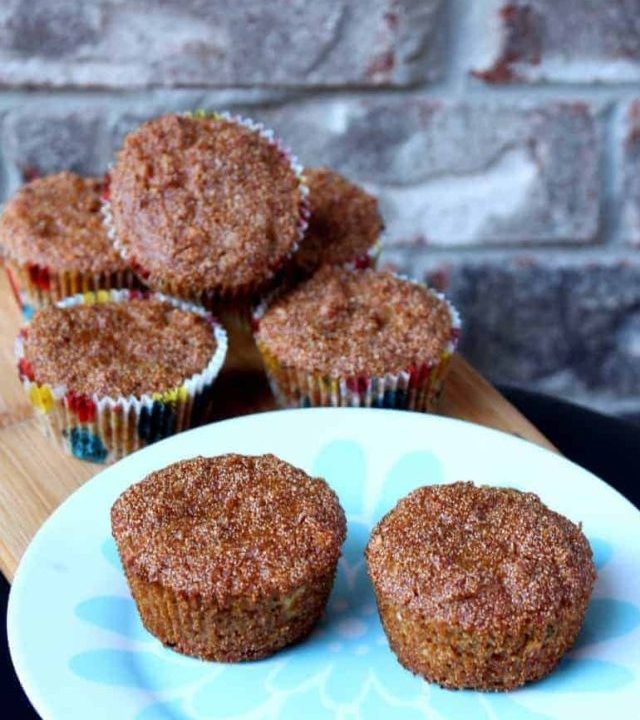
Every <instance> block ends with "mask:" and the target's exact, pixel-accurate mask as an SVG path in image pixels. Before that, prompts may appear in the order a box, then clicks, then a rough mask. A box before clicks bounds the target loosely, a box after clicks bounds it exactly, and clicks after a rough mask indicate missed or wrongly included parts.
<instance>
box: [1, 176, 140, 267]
mask: <svg viewBox="0 0 640 720" xmlns="http://www.w3.org/2000/svg"><path fill="white" fill-rule="evenodd" d="M101 190H102V183H101V181H100V180H98V179H96V178H83V177H80V176H78V175H75V174H74V173H71V172H61V173H58V174H57V175H48V176H46V177H42V178H38V179H36V180H33V181H31V182H30V183H28V184H26V185H24V186H23V187H22V188H20V190H18V192H16V194H15V195H14V196H13V197H12V198H10V199H9V200H8V201H7V203H6V205H5V207H4V211H3V213H2V217H1V218H0V244H2V247H3V249H4V252H5V254H6V255H7V257H9V258H10V259H12V260H14V261H16V262H18V263H22V264H32V265H37V266H39V267H42V268H48V269H50V270H54V271H56V272H62V271H68V270H72V271H80V272H87V273H105V272H106V273H116V272H119V271H124V270H126V268H127V266H126V263H125V262H124V260H122V258H121V257H120V256H119V255H118V253H117V252H116V251H115V249H114V248H113V247H112V244H111V241H110V240H109V237H108V235H107V232H106V230H105V227H104V225H103V221H102V215H101V212H100V209H101Z"/></svg>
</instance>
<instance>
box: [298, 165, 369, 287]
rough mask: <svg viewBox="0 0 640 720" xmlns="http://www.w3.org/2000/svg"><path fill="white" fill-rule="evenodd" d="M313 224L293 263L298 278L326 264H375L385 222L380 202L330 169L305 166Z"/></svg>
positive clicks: (310, 222) (358, 265)
mask: <svg viewBox="0 0 640 720" xmlns="http://www.w3.org/2000/svg"><path fill="white" fill-rule="evenodd" d="M304 180H305V182H306V183H307V186H308V188H309V227H308V228H307V231H306V232H305V235H304V238H303V240H302V241H301V243H300V247H299V248H298V250H297V252H296V253H295V254H294V256H293V258H292V261H291V266H292V268H293V270H294V275H295V277H296V278H297V279H300V278H305V277H309V276H311V275H312V274H313V273H314V272H315V271H316V270H317V269H318V268H319V267H321V266H322V265H345V264H347V265H352V266H353V267H359V268H364V267H372V266H373V265H374V264H375V261H376V258H377V254H378V240H379V238H380V233H381V232H382V230H383V222H382V218H381V216H380V213H379V211H378V201H377V200H376V198H374V197H373V196H371V195H369V194H368V193H367V192H365V191H364V190H363V189H362V188H361V187H358V185H355V184H353V183H351V182H349V181H348V180H347V179H346V178H344V177H342V175H339V174H338V173H337V172H334V171H333V170H329V169H328V168H305V171H304Z"/></svg>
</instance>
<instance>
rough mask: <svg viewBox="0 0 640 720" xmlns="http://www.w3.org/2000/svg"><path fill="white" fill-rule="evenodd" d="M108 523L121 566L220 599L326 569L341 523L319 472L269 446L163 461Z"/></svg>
mask: <svg viewBox="0 0 640 720" xmlns="http://www.w3.org/2000/svg"><path fill="white" fill-rule="evenodd" d="M111 526H112V530H113V535H114V537H115V539H116V542H117V544H118V549H119V552H120V557H121V558H122V562H123V564H124V566H125V568H126V569H127V572H128V573H133V574H134V575H136V576H137V577H140V578H142V579H144V580H146V581H148V582H160V583H161V584H162V585H163V586H167V587H170V588H171V589H172V590H174V591H175V592H179V593H185V594H187V595H189V596H193V595H200V596H203V597H206V598H215V599H216V600H217V602H218V603H220V604H221V605H225V604H226V603H228V602H231V601H232V600H233V599H234V598H238V597H242V598H246V599H252V600H255V599H257V598H258V597H271V596H273V595H277V594H287V593H290V592H292V591H293V590H295V589H296V588H298V587H299V586H300V585H302V584H304V583H305V582H309V581H312V580H313V579H316V578H317V577H318V576H319V575H324V574H325V573H327V572H331V571H332V570H333V569H334V567H335V563H336V562H337V560H338V557H339V555H340V547H341V545H342V542H343V541H344V538H345V532H346V525H345V517H344V512H343V510H342V508H341V507H340V504H339V502H338V498H337V496H336V495H335V493H334V492H333V490H331V488H330V487H329V486H328V485H327V484H326V483H325V482H324V480H320V479H318V478H312V477H309V476H308V475H307V474H306V473H304V472H303V471H302V470H299V469H298V468H295V467H293V466H292V465H289V464H288V463H286V462H283V461H282V460H279V459H278V458H277V457H275V456H274V455H261V456H256V457H249V456H244V455H234V454H232V455H221V456H219V457H213V458H204V457H196V458H193V459H191V460H183V461H181V462H177V463H174V464H173V465H169V466H168V467H166V468H164V469H163V470H158V471H156V472H153V473H151V474H150V475H148V476H147V477H146V478H145V479H144V480H143V481H142V482H139V483H137V484H135V485H132V486H131V487H130V488H129V489H128V490H126V491H125V492H124V493H123V494H122V495H121V496H120V497H119V498H118V500H116V502H115V504H114V505H113V507H112V509H111Z"/></svg>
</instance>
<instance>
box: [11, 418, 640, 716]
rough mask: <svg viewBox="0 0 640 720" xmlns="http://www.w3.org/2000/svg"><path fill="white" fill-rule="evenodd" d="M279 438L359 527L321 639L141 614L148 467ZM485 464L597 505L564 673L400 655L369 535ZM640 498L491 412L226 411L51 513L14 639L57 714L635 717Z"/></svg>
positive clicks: (574, 513)
mask: <svg viewBox="0 0 640 720" xmlns="http://www.w3.org/2000/svg"><path fill="white" fill-rule="evenodd" d="M231 451H235V452H242V453H249V454H258V453H264V452H273V453H275V454H276V455H279V456H280V457H282V458H283V459H285V460H288V461H289V462H292V463H294V464H295V465H298V466H300V467H302V468H304V469H305V470H306V471H308V472H310V473H313V474H314V475H320V476H322V477H325V478H326V479H327V480H328V481H329V483H330V484H331V485H332V487H333V488H334V489H335V490H336V491H337V493H338V495H339V496H340V501H341V502H342V504H343V506H344V508H345V510H346V513H347V518H348V537H347V541H346V545H345V547H344V557H343V558H342V559H341V560H340V565H339V571H338V577H337V580H336V585H335V589H334V592H333V595H332V596H331V600H330V604H329V611H328V613H327V614H326V617H325V618H324V620H323V621H322V623H321V624H320V626H319V627H318V628H317V630H316V631H315V632H314V634H313V635H312V636H311V637H310V638H309V640H308V641H306V642H304V643H302V644H301V645H298V646H296V647H292V648H289V649H287V650H285V651H283V652H280V653H278V654H277V655H275V656H274V657H272V658H270V659H268V660H265V661H261V662H255V663H250V664H249V663H247V664H238V665H220V664H215V663H206V662H202V661H199V660H194V659H190V658H186V657H183V656H181V655H179V654H177V653H175V652H173V651H171V650H168V649H166V648H164V647H162V645H161V644H160V643H159V642H158V641H156V640H155V639H154V638H153V637H152V636H151V635H149V634H148V633H147V632H146V631H145V630H144V628H143V627H142V626H141V624H140V621H139V620H138V616H137V613H136V610H135V607H134V604H133V602H132V600H131V599H130V596H129V592H128V590H127V585H126V582H125V579H124V576H123V574H122V569H121V567H120V564H119V561H118V558H117V553H116V551H115V546H114V544H113V541H112V540H111V536H110V529H109V509H110V507H111V504H112V503H113V501H114V500H115V499H116V497H117V496H118V495H119V494H120V493H121V492H122V490H124V488H126V487H127V486H128V485H129V484H131V483H132V482H135V481H137V480H140V479H141V478H142V477H143V476H144V475H146V474H147V473H148V472H150V471H151V470H155V469H157V468H160V467H162V466H164V465H166V464H168V463H169V462H173V461H175V460H178V459H181V458H187V457H192V456H194V455H197V454H203V455H215V454H219V453H223V452H231ZM460 479H472V480H474V481H476V482H478V483H488V484H493V485H508V486H514V487H517V488H520V489H522V490H531V491H533V492H536V493H538V494H539V495H540V497H541V498H542V499H543V501H544V502H546V503H547V504H548V505H549V506H550V507H552V508H553V509H555V510H558V511H559V512H561V513H563V514H565V515H567V516H568V517H570V518H571V519H572V520H574V521H576V522H578V521H581V522H582V523H583V526H584V530H585V532H586V534H587V535H588V537H589V539H590V541H591V544H592V547H593V549H594V553H595V557H596V562H597V565H598V568H599V570H598V572H599V575H598V582H597V584H596V588H595V592H594V597H593V600H592V602H591V605H590V608H589V611H588V615H587V620H586V623H585V626H584V628H583V631H582V633H581V635H580V637H579V639H578V642H577V644H576V646H575V648H573V649H572V650H571V651H570V652H569V654H568V656H567V657H566V658H565V659H564V660H563V661H562V663H561V664H560V666H559V668H558V669H557V670H556V671H555V672H554V673H553V674H552V675H551V676H550V677H548V678H547V679H545V680H542V681H541V682H538V683H535V684H532V685H530V686H527V687H525V688H523V689H520V690H517V691H515V692H511V693H508V694H483V693H477V692H471V691H464V692H452V691H447V690H441V689H440V688H438V687H436V686H434V685H430V684H428V683H426V682H424V681H423V680H421V679H419V678H416V677H414V676H413V675H411V674H410V673H409V672H407V671H405V670H404V669H403V668H402V667H400V665H399V664H398V663H397V661H396V659H395V657H394V655H393V654H392V653H391V651H390V650H389V648H388V645H387V642H386V639H385V636H384V634H383V632H382V629H381V627H380V623H379V620H378V616H377V614H376V609H375V604H374V599H373V594H372V591H371V587H370V585H369V582H368V580H367V576H366V572H365V568H364V563H363V556H362V552H363V549H364V546H365V544H366V542H367V538H368V535H369V531H370V529H371V528H372V526H373V525H374V524H375V522H376V521H377V520H378V519H379V518H380V517H381V515H382V514H383V513H385V512H386V511H387V510H389V509H390V508H391V507H392V506H393V505H394V504H395V502H396V501H397V499H398V498H400V497H401V496H403V495H405V494H406V493H408V492H409V491H410V490H412V489H413V488H415V487H417V486H420V485H424V484H429V483H440V482H452V481H455V480H460ZM639 605H640V513H638V512H637V511H636V510H635V509H634V508H633V506H632V505H630V504H629V503H628V502H627V501H626V500H625V499H624V498H622V497H621V496H620V495H619V494H618V493H616V492H615V491H614V490H612V489H611V488H610V487H608V486H607V485H606V484H604V483H603V482H601V481H600V480H598V479H597V478H595V477H594V476H593V475H591V474H589V473H587V472H586V471H584V470H582V469H581V468H579V467H577V466H576V465H573V464H571V463H569V462H567V461H566V460H564V459H562V458H561V457H559V456H557V455H555V454H553V453H550V452H547V451H545V450H542V449H540V448H538V447H536V446H534V445H532V444H529V443H526V442H524V441H522V440H518V439H516V438H514V437H511V436H510V435H505V434H502V433H498V432H495V431H492V430H487V429H485V428H481V427H478V426H475V425H471V424H468V423H463V422H459V421H455V420H448V419H444V418H440V417H435V416H429V415H420V414H417V413H408V412H404V413H403V412H396V411H391V410H359V409H338V410H334V409H310V410H293V411H286V412H277V413H267V414H262V415H254V416H250V417H244V418H240V419H236V420H232V421H227V422H223V423H218V424H215V425H209V426H207V427H204V428H200V429H198V430H194V431H191V432H188V433H185V434H183V435H179V436H176V437H173V438H170V439H168V440H165V441H163V442H161V443H158V444H157V445H154V446H151V447H149V448H147V449H145V450H142V451H140V452H138V453H136V454H134V455H132V456H130V457H128V458H126V459H125V460H123V461H121V462H120V463H118V464H117V465H114V466H112V467H109V468H107V469H106V470H104V471H103V472H101V473H100V474H99V475H97V476H96V477H94V478H93V479H92V480H91V481H90V482H88V483H87V484H86V485H84V486H83V487H82V488H81V489H80V490H78V491H77V492H76V493H74V495H73V496H72V497H71V498H69V499H68V500H67V501H66V502H65V503H64V504H63V505H62V506H61V507H60V508H59V509H58V510H57V511H56V512H55V513H54V515H53V516H52V517H51V518H50V519H49V520H48V521H47V522H46V523H45V524H44V525H43V527H42V528H41V530H40V532H39V533H38V534H37V536H36V537H35V539H34V540H33V542H32V543H31V545H30V546H29V549H28V550H27V552H26V554H25V556H24V558H23V559H22V562H21V564H20V567H19V569H18V572H17V575H16V578H15V582H14V585H13V588H12V592H11V597H10V603H9V613H8V626H9V641H10V648H11V654H12V657H13V661H14V663H15V666H16V669H17V671H18V675H19V676H20V679H21V681H22V683H23V685H24V688H25V690H26V692H27V694H28V695H29V697H30V699H31V701H32V702H33V704H34V706H35V707H36V709H37V710H38V712H39V713H40V714H41V715H42V717H43V718H44V719H45V720H89V719H91V720H103V719H104V720H114V718H115V719H117V720H125V719H131V720H184V719H185V718H193V719H197V720H205V719H208V718H247V719H248V718H266V717H278V718H283V719H289V718H290V719H291V720H311V719H312V718H313V719H316V718H336V717H339V718H344V719H345V720H346V719H347V718H349V719H354V720H355V719H356V718H385V719H388V718H402V719H405V718H407V719H409V718H410V719H413V718H447V720H468V719H472V720H484V719H487V720H490V719H494V720H506V719H508V720H548V719H549V718H581V720H589V719H590V718H593V719H594V720H595V719H596V718H597V720H601V719H602V718H603V717H609V718H623V717H630V715H629V713H630V711H631V708H633V707H636V708H637V707H638V700H639V699H640V607H639Z"/></svg>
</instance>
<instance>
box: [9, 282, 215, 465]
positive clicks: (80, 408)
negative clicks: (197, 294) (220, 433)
mask: <svg viewBox="0 0 640 720" xmlns="http://www.w3.org/2000/svg"><path fill="white" fill-rule="evenodd" d="M136 298H150V299H157V300H163V301H165V302H168V303H170V304H171V305H173V306H174V307H177V308H180V309H182V310H187V311H189V312H193V313H195V314H197V315H199V316H201V317H203V318H205V320H207V322H208V323H209V324H210V325H211V331H212V334H213V337H214V339H215V342H216V349H215V351H214V354H213V356H212V357H211V359H210V360H209V363H208V364H207V366H206V367H205V368H204V370H202V371H201V372H199V373H196V374H194V375H192V376H191V377H189V378H188V379H186V380H185V381H184V382H183V383H182V384H181V385H179V386H177V387H173V388H167V389H166V390H164V391H162V392H155V393H152V394H145V395H142V396H141V397H135V396H133V395H130V396H128V397H124V396H117V397H110V396H101V395H98V394H96V393H94V394H92V395H81V394H77V393H74V392H73V391H71V390H69V389H68V388H67V387H65V386H64V385H57V386H51V385H49V384H46V383H38V382H37V381H36V380H35V378H34V375H33V370H32V369H31V367H30V365H29V362H28V360H27V358H26V357H25V354H24V338H25V337H26V335H27V333H28V331H29V326H28V325H27V326H26V327H25V328H24V329H23V330H22V331H21V332H20V335H19V336H18V339H17V341H16V357H17V360H18V372H19V375H20V380H21V382H22V386H23V388H24V390H25V392H26V394H27V397H28V398H29V401H30V403H31V405H32V406H33V407H34V408H35V410H36V413H37V416H38V418H39V419H40V423H41V426H42V429H43V431H44V433H45V434H46V435H47V436H49V437H50V438H51V439H52V440H54V441H55V442H57V443H58V444H59V445H60V446H61V447H62V449H63V450H64V451H65V452H67V453H69V454H70V455H74V456H75V457H77V458H80V459H81V460H88V461H91V462H102V463H109V462H114V461H115V460H118V459H120V458H121V457H124V456H125V455H128V454H129V453H131V452H134V451H135V450H138V449H139V448H141V447H144V446H145V445H150V444H151V443H153V442H156V441H157V440H161V439H162V438H165V437H168V436H169V435H173V434H175V433H179V432H182V431H183V430H187V429H189V428H190V427H194V426H196V425H199V424H201V423H202V422H204V421H206V420H207V419H208V417H209V414H210V406H211V402H212V395H213V393H212V388H213V383H214V380H215V379H216V377H217V375H218V373H219V372H220V368H221V367H222V364H223V362H224V358H225V355H226V351H227V335H226V333H225V331H224V329H223V328H222V326H221V325H220V324H219V323H218V322H217V321H216V320H215V319H214V318H213V316H212V315H211V314H210V313H208V312H207V311H206V310H205V309H204V308H201V307H198V306H196V305H193V304H191V303H186V302H184V301H182V300H178V299H176V298H171V297H168V296H166V295H163V294H161V293H150V292H145V291H139V290H100V291H98V292H95V293H94V292H87V293H84V294H82V295H74V296H72V297H68V298H65V299H63V300H61V301H60V302H58V303H57V304H58V306H59V307H73V306H75V305H81V304H87V305H88V304H93V303H104V302H127V301H128V300H133V299H136Z"/></svg>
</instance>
